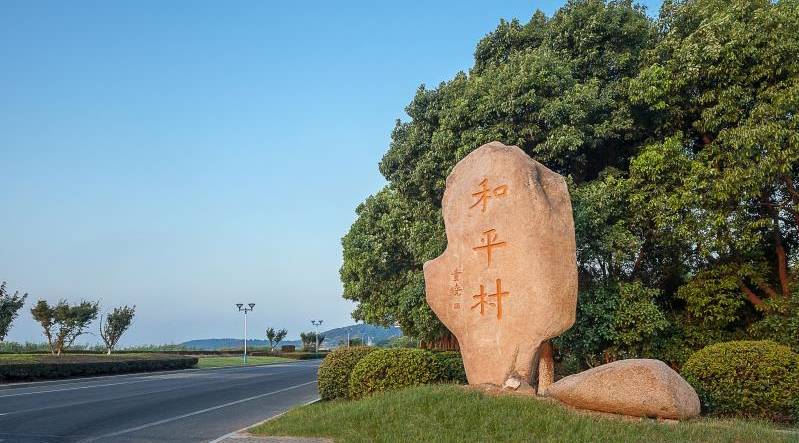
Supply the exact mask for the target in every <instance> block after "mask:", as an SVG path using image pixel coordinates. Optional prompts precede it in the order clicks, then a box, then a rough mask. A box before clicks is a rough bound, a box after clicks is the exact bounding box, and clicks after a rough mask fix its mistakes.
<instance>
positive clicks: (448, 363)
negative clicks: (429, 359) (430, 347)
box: [434, 351, 468, 384]
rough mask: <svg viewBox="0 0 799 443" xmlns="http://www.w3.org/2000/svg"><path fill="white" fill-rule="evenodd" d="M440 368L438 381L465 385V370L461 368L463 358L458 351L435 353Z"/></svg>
mask: <svg viewBox="0 0 799 443" xmlns="http://www.w3.org/2000/svg"><path fill="white" fill-rule="evenodd" d="M434 355H435V356H436V358H437V359H438V363H439V365H440V366H441V374H440V380H441V381H443V382H447V383H457V384H466V383H468V381H467V380H466V369H465V368H464V367H463V358H462V357H461V353H460V352H458V351H443V352H435V353H434Z"/></svg>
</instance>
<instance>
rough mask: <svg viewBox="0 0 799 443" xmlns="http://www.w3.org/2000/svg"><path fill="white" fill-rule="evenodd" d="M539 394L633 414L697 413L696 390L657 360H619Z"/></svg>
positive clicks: (668, 415)
mask: <svg viewBox="0 0 799 443" xmlns="http://www.w3.org/2000/svg"><path fill="white" fill-rule="evenodd" d="M541 394H543V395H545V396H547V397H550V398H554V399H557V400H559V401H561V402H563V403H565V404H567V405H569V406H572V407H575V408H578V409H586V410H590V411H598V412H605V413H611V414H620V415H627V416H634V417H650V418H659V419H671V420H685V419H689V418H693V417H696V416H698V415H699V412H700V403H699V396H697V394H696V391H694V389H693V388H692V387H691V385H689V384H688V382H686V381H685V379H683V378H682V377H680V375H679V374H678V373H677V372H675V371H674V370H673V369H671V368H670V367H669V366H668V365H666V364H665V363H663V362H662V361H660V360H651V359H630V360H619V361H616V362H613V363H608V364H606V365H602V366H597V367H596V368H593V369H589V370H587V371H584V372H580V373H579V374H574V375H570V376H568V377H564V378H562V379H560V380H558V381H557V382H555V383H554V384H552V385H551V386H549V387H548V388H547V389H546V390H545V391H544V392H542V393H541Z"/></svg>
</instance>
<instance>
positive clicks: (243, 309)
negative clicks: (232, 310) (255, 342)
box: [236, 303, 255, 366]
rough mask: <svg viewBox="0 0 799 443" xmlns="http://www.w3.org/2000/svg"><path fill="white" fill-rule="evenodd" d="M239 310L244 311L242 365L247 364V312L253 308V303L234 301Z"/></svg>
mask: <svg viewBox="0 0 799 443" xmlns="http://www.w3.org/2000/svg"><path fill="white" fill-rule="evenodd" d="M236 307H237V308H239V312H243V313H244V366H247V313H248V312H250V311H252V310H253V309H254V308H255V303H249V304H248V305H247V306H244V303H236Z"/></svg>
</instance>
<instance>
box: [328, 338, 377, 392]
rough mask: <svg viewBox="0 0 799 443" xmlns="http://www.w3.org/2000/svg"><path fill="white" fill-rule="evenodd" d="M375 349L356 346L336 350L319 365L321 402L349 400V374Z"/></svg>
mask: <svg viewBox="0 0 799 443" xmlns="http://www.w3.org/2000/svg"><path fill="white" fill-rule="evenodd" d="M374 351H376V349H375V348H370V347H366V346H356V347H352V348H338V349H336V350H335V351H333V352H331V353H330V354H328V356H327V357H325V360H324V361H323V362H322V364H321V365H319V378H318V379H319V395H320V396H321V397H322V399H323V400H333V399H336V398H349V389H350V384H349V381H350V374H351V373H352V370H353V369H354V368H355V365H356V364H358V362H359V361H361V359H362V358H364V357H366V356H367V355H369V354H370V353H371V352H374Z"/></svg>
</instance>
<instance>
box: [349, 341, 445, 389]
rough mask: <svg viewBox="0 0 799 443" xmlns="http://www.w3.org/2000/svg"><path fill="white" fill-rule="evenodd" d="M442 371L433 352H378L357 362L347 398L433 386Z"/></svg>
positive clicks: (389, 350) (412, 350) (391, 350)
mask: <svg viewBox="0 0 799 443" xmlns="http://www.w3.org/2000/svg"><path fill="white" fill-rule="evenodd" d="M441 374H442V367H441V363H439V360H438V358H436V356H435V355H434V353H433V352H430V351H425V350H423V349H402V348H397V349H380V350H377V351H374V352H372V353H370V354H368V355H367V356H365V357H363V358H362V359H361V361H359V362H358V363H357V364H356V365H355V368H354V369H353V370H352V374H350V381H349V394H350V398H352V399H359V398H363V397H366V396H367V395H370V394H373V393H375V392H383V391H390V390H394V389H401V388H404V387H408V386H417V385H424V384H428V383H435V382H437V381H440V380H441V378H442V377H441Z"/></svg>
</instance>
